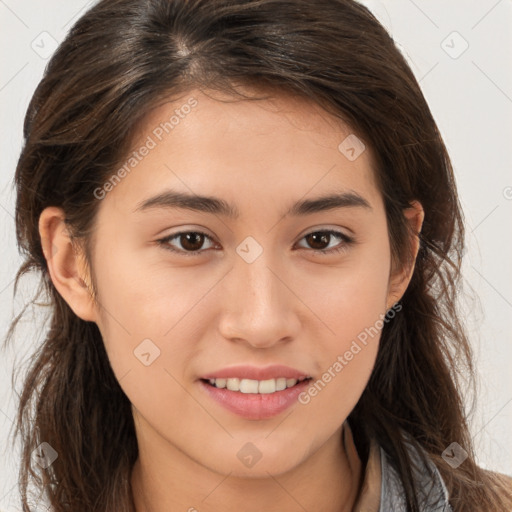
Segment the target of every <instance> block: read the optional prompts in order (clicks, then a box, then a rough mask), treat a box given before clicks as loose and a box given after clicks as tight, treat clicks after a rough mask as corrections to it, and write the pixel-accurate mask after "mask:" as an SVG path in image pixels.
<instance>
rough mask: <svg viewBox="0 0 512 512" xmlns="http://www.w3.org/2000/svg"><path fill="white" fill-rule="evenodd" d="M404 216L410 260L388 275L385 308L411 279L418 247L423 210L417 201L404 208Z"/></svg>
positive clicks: (398, 295)
mask: <svg viewBox="0 0 512 512" xmlns="http://www.w3.org/2000/svg"><path fill="white" fill-rule="evenodd" d="M404 216H405V218H406V220H407V222H408V225H409V231H410V237H409V254H410V258H411V260H410V262H409V264H406V265H405V266H404V267H403V268H402V269H400V270H399V271H397V272H395V273H394V274H392V275H391V276H390V279H389V285H388V299H387V309H389V308H390V307H392V306H393V304H395V303H396V302H398V301H399V300H400V299H401V298H402V296H403V294H404V293H405V290H406V289H407V286H409V282H410V281H411V278H412V274H413V272H414V267H415V263H416V257H417V255H418V250H419V248H420V239H419V233H420V231H421V226H422V225H423V219H424V218H425V212H424V210H423V207H422V205H421V204H420V203H419V201H412V202H411V205H410V207H409V208H406V209H405V210H404Z"/></svg>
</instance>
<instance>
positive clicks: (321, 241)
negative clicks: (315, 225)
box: [301, 229, 354, 254]
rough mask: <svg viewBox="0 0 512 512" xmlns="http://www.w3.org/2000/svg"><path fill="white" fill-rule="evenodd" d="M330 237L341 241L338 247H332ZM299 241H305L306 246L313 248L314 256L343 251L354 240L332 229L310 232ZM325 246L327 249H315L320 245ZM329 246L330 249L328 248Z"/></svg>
mask: <svg viewBox="0 0 512 512" xmlns="http://www.w3.org/2000/svg"><path fill="white" fill-rule="evenodd" d="M332 237H335V238H337V239H338V240H341V243H338V246H334V247H333V246H332V245H331V242H332ZM301 240H306V241H307V243H308V244H310V245H311V246H313V249H312V250H313V252H314V253H315V254H335V253H338V252H341V251H345V250H346V249H347V248H348V246H349V245H351V244H352V243H353V242H354V239H353V238H351V237H349V236H347V235H346V234H345V233H342V232H341V231H335V230H332V229H327V230H322V231H312V232H311V233H308V234H307V235H305V236H304V237H303V238H302V239H301ZM325 244H327V248H323V249H318V248H317V247H318V246H319V245H320V246H322V245H325ZM330 245H331V247H329V246H330Z"/></svg>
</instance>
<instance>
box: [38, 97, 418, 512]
mask: <svg viewBox="0 0 512 512" xmlns="http://www.w3.org/2000/svg"><path fill="white" fill-rule="evenodd" d="M190 97H194V98H195V99H197V101H198V104H197V106H196V107H195V108H193V109H192V110H191V112H190V113H189V114H188V115H186V116H185V117H184V118H183V119H180V122H179V124H178V125H177V126H176V127H175V128H174V129H173V131H172V132H171V133H170V134H166V136H165V137H163V138H162V140H161V141H159V142H158V144H157V146H156V147H155V148H153V149H152V150H151V151H150V152H149V154H148V155H147V156H145V157H144V159H143V160H142V161H140V162H139V163H138V164H137V166H136V167H135V168H134V169H133V170H132V171H131V172H130V173H129V174H128V175H127V176H126V177H124V178H123V179H122V181H121V182H120V183H119V184H117V185H116V186H115V187H114V188H113V189H112V190H111V191H109V192H108V194H106V197H105V198H104V199H102V200H99V204H98V207H99V212H98V217H97V223H96V226H95V231H94V238H93V248H92V261H91V262H90V266H88V265H86V263H85V259H84V256H83V254H82V253H81V251H80V249H79V248H78V247H77V246H76V245H75V246H74V245H72V243H71V241H70V238H69V236H68V234H67V232H66V229H65V226H64V223H63V218H64V215H63V212H62V210H60V209H58V208H56V207H50V208H47V209H46V210H45V211H44V212H43V213H42V215H41V217H40V234H41V238H42V240H43V242H44V246H45V251H46V254H47V258H48V265H49V272H50V276H51V279H52V281H53V283H54V284H55V286H56V288H57V290H58V291H59V293H60V294H61V295H62V296H63V297H64V299H65V300H66V301H67V302H68V304H69V305H70V307H71V308H72V309H73V311H74V312H75V313H76V314H77V315H78V316H79V317H81V318H83V319H84V320H89V321H93V322H96V323H97V325H98V327H99V329H100V331H101V334H102V336H103V339H104V342H105V346H106V350H107V353H108V356H109V359H110V362H111V365H112V368H113V370H114V372H115V375H116V376H117V378H118V380H119V382H120V385H121V387H122V388H123V390H124V392H125V393H126V395H127V396H128V398H129V399H130V401H131V403H132V404H133V414H134V420H135V425H136V432H137V440H138V443H139V451H140V456H139V459H138V461H137V463H136V465H135V467H134V470H133V474H132V484H133V488H134V494H135V497H136V498H135V499H136V505H137V510H138V511H143V510H147V511H156V512H160V511H167V510H183V511H186V510H194V509H196V510H198V511H199V512H203V511H205V512H206V511H218V510H223V511H226V512H230V511H235V510H237V511H239V510H244V511H259V510H267V511H270V512H272V511H280V512H289V511H290V512H291V511H294V512H295V511H299V510H304V509H305V510H322V511H326V512H330V511H332V512H334V511H336V512H339V511H342V510H343V511H345V510H346V511H348V510H351V509H352V505H353V502H354V499H355V496H356V492H357V487H358V485H359V482H360V478H361V467H360V465H358V466H357V467H350V465H349V464H348V460H347V455H346V452H345V449H344V447H343V444H342V442H341V435H340V434H341V428H342V425H343V423H344V421H345V420H346V418H347V417H348V415H349V414H350V412H351V410H352V409H353V408H354V406H355V405H356V403H357V401H358V399H359V397H360V396H361V394H362V392H363V390H364V388H365V386H366V384H367V382H368V379H369V377H370V374H371V371H372V368H373V366H374V362H375V358H376V355H377V350H378V342H379V335H377V336H375V337H374V338H373V339H371V341H370V342H369V343H368V344H367V345H366V346H365V347H364V348H363V349H362V350H361V351H360V352H359V353H358V354H357V355H356V356H354V358H353V359H352V360H351V361H350V362H349V364H347V365H346V366H345V367H344V368H343V371H341V372H339V373H338V374H337V375H336V377H335V378H333V379H332V380H331V382H329V383H328V385H326V386H325V388H324V389H322V391H321V392H319V393H318V395H317V396H315V397H314V398H313V399H311V401H310V402H309V403H308V404H306V405H302V404H300V403H298V402H297V403H295V404H294V405H293V406H292V407H291V408H289V409H288V410H286V411H285V412H284V413H282V414H279V415H278V416H276V417H273V418H270V419H265V420H247V419H244V418H241V417H239V416H237V415H235V414H233V413H231V412H229V411H227V410H226V409H224V408H223V407H221V406H220V405H218V404H217V403H216V402H214V401H213V400H212V399H210V398H209V397H208V396H207V395H206V394H205V393H204V390H203V389H202V388H201V386H200V385H199V382H198V378H199V377H200V376H201V375H204V374H206V373H209V372H212V371H215V370H219V369H222V368H225V367H228V366H233V365H236V364H251V365H254V366H266V365H269V364H276V363H277V364H284V365H288V366H291V367H293V368H296V369H299V370H301V371H303V372H305V373H307V374H309V375H311V376H312V377H313V378H314V380H317V379H318V378H320V377H321V375H322V374H323V373H324V372H325V371H326V370H327V369H328V368H329V367H332V365H333V363H334V362H335V361H336V360H337V357H338V356H339V355H342V354H344V353H345V352H346V351H347V350H348V349H349V347H350V345H351V343H352V342H353V340H355V339H356V338H357V336H358V334H360V333H361V332H362V331H364V329H365V328H369V327H371V326H374V325H375V323H376V321H377V320H378V319H379V318H381V316H380V315H383V314H385V312H386V310H387V309H389V308H390V307H391V306H392V305H393V304H395V302H396V301H397V300H399V299H400V297H401V296H402V295H403V293H404V292H405V289H406V287H407V285H408V283H409V280H410V277H411V275H412V271H413V268H412V267H411V268H408V269H401V270H400V271H398V272H396V273H395V274H391V268H392V266H391V255H390V244H389V239H388V229H387V223H386V216H385V211H384V204H383V200H382V197H381V194H380V192H379V189H378V187H377V185H376V183H375V180H374V171H373V169H372V156H371V150H370V148H369V147H368V146H367V148H366V150H365V151H364V152H363V153H362V154H361V155H360V156H359V157H358V158H357V159H356V160H354V161H350V160H349V159H347V158H346V156H345V155H344V154H342V153H341V152H340V151H339V150H338V145H339V144H340V142H342V141H343V140H344V139H345V138H346V137H347V135H349V134H350V133H351V131H350V129H349V128H348V127H347V126H345V125H343V123H342V122H341V121H340V120H339V119H337V118H334V117H332V116H330V115H329V114H327V113H326V112H325V111H323V110H321V109H320V108H319V107H318V106H316V105H314V104H312V103H310V102H307V101H305V100H302V99H300V98H296V97H292V96H290V95H289V94H287V95H286V96H280V95H275V96H274V97H273V98H272V99H271V100H264V101H258V102H248V101H236V102H230V103H225V102H221V101H218V99H219V98H220V95H219V93H216V97H214V98H212V97H211V94H210V95H205V94H203V93H202V92H200V91H197V90H194V91H190V93H189V94H187V95H185V96H184V97H183V99H182V100H180V101H175V102H173V103H164V104H162V105H161V106H159V107H157V108H155V109H154V110H153V111H151V112H150V113H149V114H148V116H147V117H146V118H145V120H144V123H143V124H142V125H141V127H140V130H139V132H138V135H137V137H136V139H135V140H134V148H140V147H141V146H142V145H143V144H144V141H145V140H147V137H148V135H151V134H152V133H153V130H154V129H155V127H157V126H158V125H159V123H161V122H163V121H164V120H168V119H169V118H170V116H171V115H173V113H174V110H175V109H176V108H179V107H180V105H183V104H184V103H186V101H187V100H188V99H189V98H190ZM168 188H173V189H176V190H179V191H183V192H193V193H194V194H205V195H212V196H216V197H219V198H222V199H224V200H226V201H228V202H230V203H233V204H234V205H236V207H237V208H238V209H239V210H240V217H239V218H238V219H229V218H227V217H223V216H222V215H215V214H212V213H205V212H193V211H187V210H183V209H182V210H179V209H171V208H163V207H161V208H154V209H148V210H146V211H134V210H135V209H136V208H137V205H139V204H140V202H141V201H143V200H145V199H147V198H149V197H151V196H154V195H156V194H159V193H161V192H162V191H163V190H165V189H168ZM341 190H342V191H352V192H355V193H357V194H359V195H360V196H362V197H363V198H365V199H366V200H367V202H368V203H369V204H370V206H371V208H363V207H345V208H338V209H333V210H326V211H323V212H318V213H314V214H311V215H306V216H301V217H293V216H283V214H284V212H285V211H286V210H287V209H288V207H289V206H291V205H292V204H293V203H294V202H296V201H298V200H300V199H304V198H313V197H317V196H320V195H323V194H325V193H330V192H334V191H341ZM404 215H405V216H406V218H407V220H408V222H409V223H410V224H411V227H412V228H413V229H414V230H415V232H419V231H420V228H421V223H422V221H423V210H422V208H421V205H420V204H419V203H417V202H414V203H413V205H412V207H411V208H410V209H408V210H406V211H405V212H404ZM322 229H324V230H325V229H334V230H336V231H340V232H342V233H345V234H347V235H349V236H353V238H354V240H355V242H354V243H353V244H350V245H345V247H344V249H343V250H342V251H341V252H339V253H331V254H324V255H322V254H315V253H314V252H313V250H314V249H315V248H320V249H322V248H324V249H325V248H327V249H330V248H336V247H340V246H342V245H343V244H344V242H343V241H342V240H340V239H338V238H337V237H332V236H331V237H330V239H329V238H328V240H327V242H325V243H324V244H323V245H322V244H321V243H318V242H317V245H314V240H313V241H312V240H309V241H308V240H307V239H306V238H305V235H307V234H309V233H312V232H313V233H314V232H318V231H321V230H322ZM182 230H186V231H194V230H196V231H197V230H200V231H203V232H206V233H207V234H208V235H209V236H210V237H211V238H210V239H208V238H204V241H203V243H202V245H201V241H200V240H199V241H198V242H195V243H196V247H198V249H197V250H196V255H194V256H187V255H181V254H176V253H172V252H170V251H168V250H166V249H165V248H164V247H163V246H161V245H158V244H157V243H156V242H155V241H156V240H157V239H159V238H163V237H164V236H166V235H170V234H173V233H177V232H179V231H182ZM248 236H251V237H253V238H254V239H255V240H256V241H257V242H258V244H259V245H260V246H261V247H262V249H263V252H262V254H261V255H260V256H259V257H258V258H257V259H256V260H255V261H253V262H252V263H248V262H247V261H245V260H244V259H243V258H242V257H240V256H239V254H238V253H237V252H236V249H237V247H238V246H239V245H240V244H241V242H243V241H244V239H245V238H246V237H248ZM168 243H171V244H172V246H173V247H174V248H175V249H177V250H179V249H181V250H184V246H185V243H186V240H183V237H182V238H181V239H180V238H179V237H178V238H175V239H174V240H173V241H171V242H168ZM52 244H53V245H52ZM52 247H53V249H52ZM212 248H217V250H215V249H212ZM417 250H418V240H417V237H413V238H412V239H411V251H412V252H413V254H414V256H415V255H416V254H417ZM201 251H202V252H201ZM51 254H53V256H51ZM89 269H92V271H90V270H89ZM91 272H92V273H91ZM93 284H95V286H96V292H97V297H96V298H97V300H96V301H94V300H93V299H92V294H91V289H92V288H91V287H92V285H93ZM397 314H399V313H397ZM147 338H149V339H151V340H152V342H153V343H154V344H155V345H156V346H158V347H159V349H160V356H159V357H158V358H157V359H155V360H154V362H152V363H151V364H150V365H149V366H145V365H144V364H142V363H141V362H140V361H139V360H138V359H137V358H136V357H135V356H134V353H133V351H134V349H136V347H137V346H138V345H139V344H140V343H141V341H142V340H144V339H147ZM247 442H251V443H253V444H254V445H255V446H256V447H257V449H258V450H259V452H260V453H261V459H260V460H259V461H258V463H257V464H255V465H254V466H252V467H250V468H249V467H246V466H245V465H244V464H242V463H241V462H240V460H239V459H238V458H237V453H238V452H239V451H240V449H241V448H242V447H243V446H244V445H245V444H246V443H247Z"/></svg>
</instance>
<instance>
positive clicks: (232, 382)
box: [215, 379, 240, 391]
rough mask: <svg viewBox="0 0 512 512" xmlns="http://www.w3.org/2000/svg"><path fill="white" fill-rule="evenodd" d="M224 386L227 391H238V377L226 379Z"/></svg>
mask: <svg viewBox="0 0 512 512" xmlns="http://www.w3.org/2000/svg"><path fill="white" fill-rule="evenodd" d="M215 380H217V379H215ZM226 387H227V388H228V389H229V391H240V379H227V381H226Z"/></svg>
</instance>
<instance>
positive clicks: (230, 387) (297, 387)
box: [200, 365, 311, 420]
mask: <svg viewBox="0 0 512 512" xmlns="http://www.w3.org/2000/svg"><path fill="white" fill-rule="evenodd" d="M310 380H311V377H310V376H308V375H307V374H306V373H304V372H302V371H299V370H296V369H293V368H290V367H288V366H283V365H273V366H267V367H264V368H258V367H255V366H233V367H230V368H224V369H222V370H219V371H216V372H212V373H209V374H206V375H204V376H203V377H202V378H201V379H200V385H201V388H202V389H203V390H204V391H205V392H206V393H207V395H208V396H209V397H210V398H211V399H213V400H214V401H215V402H217V404H219V405H221V406H222V407H223V408H225V409H227V410H228V411H230V412H232V413H234V414H236V415H238V416H241V417H243V418H246V419H251V420H261V419H267V418H271V417H273V416H276V415H278V414H280V413H282V412H283V411H285V410H286V409H288V408H289V407H291V406H292V405H293V404H294V403H295V402H297V397H298V395H299V394H300V393H301V391H303V390H304V388H305V387H307V386H308V384H309V381H310Z"/></svg>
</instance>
